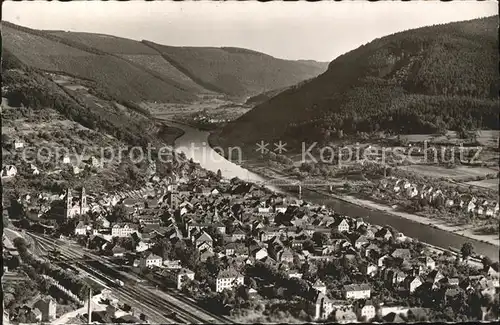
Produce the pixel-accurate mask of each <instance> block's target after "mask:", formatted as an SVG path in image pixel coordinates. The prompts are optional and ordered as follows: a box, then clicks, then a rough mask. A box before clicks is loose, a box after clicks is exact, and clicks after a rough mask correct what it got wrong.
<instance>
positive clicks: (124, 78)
mask: <svg viewBox="0 0 500 325" xmlns="http://www.w3.org/2000/svg"><path fill="white" fill-rule="evenodd" d="M96 37H98V36H96ZM99 37H102V35H101V36H99ZM137 43H138V42H137ZM138 44H140V43H138ZM2 49H3V50H4V51H5V50H7V51H9V52H10V53H11V55H12V56H14V57H15V58H17V59H18V60H19V61H20V62H22V63H23V64H25V65H26V66H28V67H32V68H36V69H39V70H43V71H51V72H58V73H64V74H66V75H69V76H74V77H77V78H80V79H83V80H85V81H86V82H87V84H88V86H90V87H92V88H93V89H95V91H98V92H100V93H102V94H103V95H104V94H105V95H106V96H111V97H113V98H115V99H120V100H127V101H133V102H141V101H146V100H148V101H163V102H188V101H192V100H195V99H196V96H195V95H194V94H192V93H191V92H190V91H189V89H188V88H183V87H182V85H181V84H180V83H179V82H177V81H175V80H173V79H169V78H168V77H162V76H158V75H157V74H155V73H152V72H151V71H148V70H147V69H145V68H144V67H142V66H140V65H136V64H133V63H132V62H130V61H127V60H125V59H123V58H120V57H119V56H116V55H112V54H110V53H108V52H105V51H102V50H101V49H99V48H96V47H92V46H90V45H89V44H85V43H80V42H78V41H74V40H71V39H70V38H62V37H58V36H57V33H56V34H51V33H48V32H43V31H38V30H33V29H29V28H25V27H21V26H17V25H14V24H11V23H8V22H2Z"/></svg>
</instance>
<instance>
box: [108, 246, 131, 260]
mask: <svg viewBox="0 0 500 325" xmlns="http://www.w3.org/2000/svg"><path fill="white" fill-rule="evenodd" d="M126 251H127V250H126V249H125V248H123V247H121V246H118V245H115V246H114V247H113V248H112V249H111V253H112V254H113V256H115V257H122V256H124V255H125V252H126Z"/></svg>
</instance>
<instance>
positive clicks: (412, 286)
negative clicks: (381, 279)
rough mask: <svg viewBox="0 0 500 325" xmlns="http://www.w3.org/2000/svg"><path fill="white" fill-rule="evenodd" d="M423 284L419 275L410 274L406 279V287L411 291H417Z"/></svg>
mask: <svg viewBox="0 0 500 325" xmlns="http://www.w3.org/2000/svg"><path fill="white" fill-rule="evenodd" d="M421 285H422V280H420V277H419V276H413V275H410V276H408V277H407V278H406V279H405V280H404V287H405V289H406V290H407V291H408V292H409V293H413V292H415V290H417V288H418V287H420V286H421Z"/></svg>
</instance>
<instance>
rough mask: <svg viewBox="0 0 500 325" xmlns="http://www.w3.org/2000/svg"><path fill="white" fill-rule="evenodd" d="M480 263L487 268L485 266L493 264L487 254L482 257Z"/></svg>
mask: <svg viewBox="0 0 500 325" xmlns="http://www.w3.org/2000/svg"><path fill="white" fill-rule="evenodd" d="M482 263H483V267H484V268H487V267H489V266H491V264H493V261H492V260H491V258H489V257H488V256H485V257H483V260H482Z"/></svg>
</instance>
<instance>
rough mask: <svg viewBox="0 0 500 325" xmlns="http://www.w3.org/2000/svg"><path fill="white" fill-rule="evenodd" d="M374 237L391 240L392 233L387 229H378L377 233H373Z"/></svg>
mask: <svg viewBox="0 0 500 325" xmlns="http://www.w3.org/2000/svg"><path fill="white" fill-rule="evenodd" d="M375 237H376V238H381V239H383V240H386V241H387V240H389V239H391V238H392V233H391V231H390V230H389V229H387V228H382V229H380V230H379V231H377V233H375Z"/></svg>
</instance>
